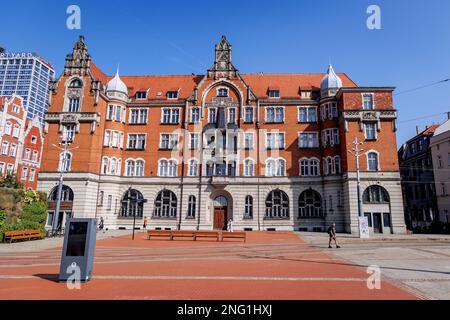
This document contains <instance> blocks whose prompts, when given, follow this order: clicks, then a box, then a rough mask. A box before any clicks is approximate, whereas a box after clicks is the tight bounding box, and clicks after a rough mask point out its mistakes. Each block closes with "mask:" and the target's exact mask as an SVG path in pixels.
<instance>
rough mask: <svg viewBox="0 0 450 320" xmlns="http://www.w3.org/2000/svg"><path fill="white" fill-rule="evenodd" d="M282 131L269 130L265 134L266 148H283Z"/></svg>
mask: <svg viewBox="0 0 450 320" xmlns="http://www.w3.org/2000/svg"><path fill="white" fill-rule="evenodd" d="M284 147H285V145H284V132H271V133H267V134H266V148H267V149H284Z"/></svg>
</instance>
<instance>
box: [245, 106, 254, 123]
mask: <svg viewBox="0 0 450 320" xmlns="http://www.w3.org/2000/svg"><path fill="white" fill-rule="evenodd" d="M244 112H245V115H244V122H246V123H251V122H253V107H245V111H244Z"/></svg>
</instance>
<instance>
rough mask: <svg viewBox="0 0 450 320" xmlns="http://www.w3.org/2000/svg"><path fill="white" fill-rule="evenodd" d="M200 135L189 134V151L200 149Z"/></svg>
mask: <svg viewBox="0 0 450 320" xmlns="http://www.w3.org/2000/svg"><path fill="white" fill-rule="evenodd" d="M199 136H200V135H199V134H198V133H190V134H189V138H190V139H189V149H191V150H196V149H198V141H199Z"/></svg>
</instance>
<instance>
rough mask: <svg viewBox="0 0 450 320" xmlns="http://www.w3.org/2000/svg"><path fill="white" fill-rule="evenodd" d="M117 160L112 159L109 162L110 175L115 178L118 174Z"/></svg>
mask: <svg viewBox="0 0 450 320" xmlns="http://www.w3.org/2000/svg"><path fill="white" fill-rule="evenodd" d="M117 169H118V168H117V159H116V158H111V160H110V161H109V174H111V175H113V176H115V175H116V173H117V172H118V170H117Z"/></svg>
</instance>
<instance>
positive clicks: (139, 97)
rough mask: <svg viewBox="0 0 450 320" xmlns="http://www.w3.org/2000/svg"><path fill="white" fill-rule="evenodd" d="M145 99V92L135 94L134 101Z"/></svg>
mask: <svg viewBox="0 0 450 320" xmlns="http://www.w3.org/2000/svg"><path fill="white" fill-rule="evenodd" d="M146 98H147V91H137V92H136V99H140V100H142V99H146Z"/></svg>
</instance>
